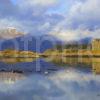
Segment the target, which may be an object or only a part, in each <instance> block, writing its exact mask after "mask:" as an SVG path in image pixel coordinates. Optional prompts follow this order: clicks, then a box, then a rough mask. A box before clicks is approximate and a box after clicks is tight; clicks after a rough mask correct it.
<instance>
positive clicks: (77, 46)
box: [54, 44, 92, 51]
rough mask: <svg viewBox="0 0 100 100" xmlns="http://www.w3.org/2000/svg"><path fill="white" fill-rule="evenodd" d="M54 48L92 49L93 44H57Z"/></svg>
mask: <svg viewBox="0 0 100 100" xmlns="http://www.w3.org/2000/svg"><path fill="white" fill-rule="evenodd" d="M54 48H56V49H57V50H60V51H62V50H63V49H71V50H79V49H91V48H92V47H91V44H63V45H61V44H57V45H56V46H55V47H54Z"/></svg>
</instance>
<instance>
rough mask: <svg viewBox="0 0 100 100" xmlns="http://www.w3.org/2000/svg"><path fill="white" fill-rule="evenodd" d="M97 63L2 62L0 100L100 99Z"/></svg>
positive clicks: (57, 60) (61, 61)
mask: <svg viewBox="0 0 100 100" xmlns="http://www.w3.org/2000/svg"><path fill="white" fill-rule="evenodd" d="M69 59H70V61H69ZM98 61H99V60H98V59H96V60H95V59H93V60H92V61H91V60H90V59H85V58H84V59H83V60H77V59H76V58H63V60H61V59H57V58H56V59H52V60H49V59H47V58H46V59H37V60H36V61H34V62H31V63H28V62H27V63H26V62H23V63H17V64H5V63H2V62H1V63H0V70H1V72H0V100H100V75H99V68H100V67H99V65H100V63H99V62H98ZM36 65H37V66H38V68H40V70H39V69H38V70H37V68H36Z"/></svg>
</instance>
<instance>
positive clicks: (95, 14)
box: [49, 0, 100, 41]
mask: <svg viewBox="0 0 100 100" xmlns="http://www.w3.org/2000/svg"><path fill="white" fill-rule="evenodd" d="M65 16H66V18H65V19H64V20H63V21H62V22H59V24H57V25H56V26H55V27H54V28H53V29H52V30H51V32H50V33H49V34H51V35H53V36H55V37H57V38H59V39H61V40H62V41H72V40H79V39H82V38H85V37H92V38H100V35H99V33H100V24H99V23H100V0H84V2H83V1H82V0H75V1H73V5H72V6H71V7H70V9H69V13H67V14H65Z"/></svg>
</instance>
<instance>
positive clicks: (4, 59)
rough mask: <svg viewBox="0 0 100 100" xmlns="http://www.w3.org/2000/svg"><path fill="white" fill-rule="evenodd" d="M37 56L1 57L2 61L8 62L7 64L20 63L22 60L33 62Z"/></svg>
mask: <svg viewBox="0 0 100 100" xmlns="http://www.w3.org/2000/svg"><path fill="white" fill-rule="evenodd" d="M36 59H37V58H28V57H27V58H24V57H22V58H21V57H18V58H17V57H15V58H14V57H11V58H10V57H9V58H7V57H6V58H0V61H1V62H4V63H7V64H16V63H20V62H33V61H35V60H36Z"/></svg>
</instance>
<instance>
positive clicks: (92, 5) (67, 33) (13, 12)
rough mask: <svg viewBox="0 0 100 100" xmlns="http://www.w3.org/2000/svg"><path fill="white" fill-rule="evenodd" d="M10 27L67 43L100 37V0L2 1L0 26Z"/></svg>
mask: <svg viewBox="0 0 100 100" xmlns="http://www.w3.org/2000/svg"><path fill="white" fill-rule="evenodd" d="M8 27H14V28H16V29H17V30H20V31H22V32H24V33H26V34H31V35H33V36H41V35H50V36H53V37H56V38H58V39H59V40H61V41H65V42H67V41H73V40H79V39H83V38H87V37H91V38H100V34H99V33H100V0H0V29H5V28H8ZM0 34H2V33H0Z"/></svg>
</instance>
